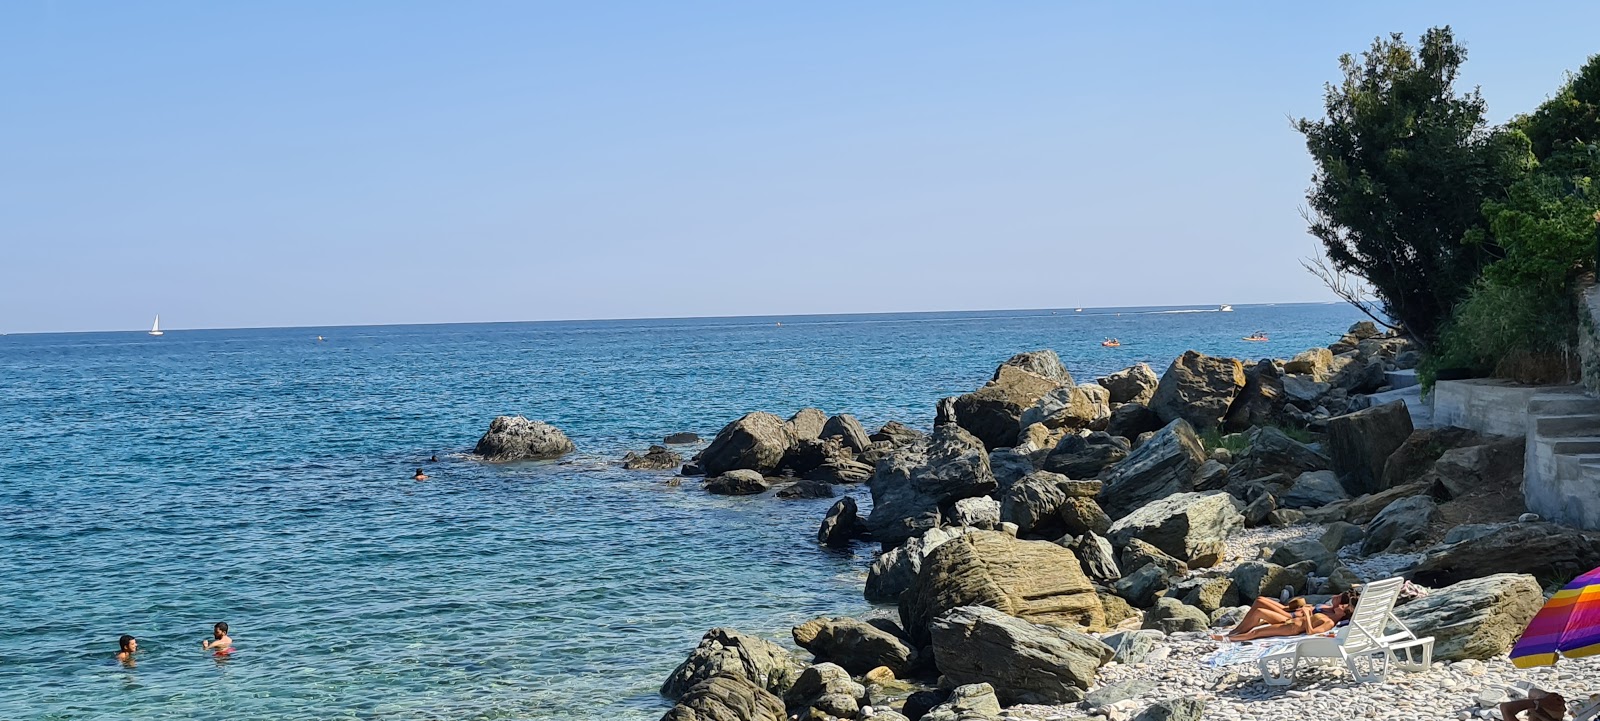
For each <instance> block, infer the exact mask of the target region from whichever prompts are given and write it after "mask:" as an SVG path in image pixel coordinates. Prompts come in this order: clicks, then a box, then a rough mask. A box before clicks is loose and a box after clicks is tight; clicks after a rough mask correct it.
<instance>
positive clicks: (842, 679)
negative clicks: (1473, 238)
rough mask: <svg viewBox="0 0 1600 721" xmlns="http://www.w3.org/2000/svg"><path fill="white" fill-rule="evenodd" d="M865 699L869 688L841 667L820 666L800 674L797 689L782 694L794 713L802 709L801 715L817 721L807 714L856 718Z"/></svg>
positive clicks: (826, 664) (828, 664)
mask: <svg viewBox="0 0 1600 721" xmlns="http://www.w3.org/2000/svg"><path fill="white" fill-rule="evenodd" d="M866 695H867V689H866V687H864V686H862V685H861V684H859V683H856V682H855V681H854V680H852V679H851V678H850V673H849V672H847V671H845V670H844V669H843V668H840V667H839V665H838V664H833V663H819V664H816V665H813V666H807V667H806V669H805V670H804V671H801V672H800V677H799V678H797V679H795V682H794V686H792V687H790V688H789V690H788V691H787V692H785V693H784V694H783V703H784V705H785V706H788V707H789V708H791V709H803V710H802V711H801V712H800V714H801V715H802V716H803V717H806V718H815V716H814V715H813V714H812V713H810V712H808V711H806V710H815V711H820V712H822V714H824V716H823V718H847V719H848V718H855V716H856V713H857V712H859V711H860V710H861V699H862V697H864V696H866Z"/></svg>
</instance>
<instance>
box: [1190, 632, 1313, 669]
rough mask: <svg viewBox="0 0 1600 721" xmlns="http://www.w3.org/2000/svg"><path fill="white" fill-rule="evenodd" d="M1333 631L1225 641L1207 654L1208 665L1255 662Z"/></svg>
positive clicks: (1223, 665) (1219, 665)
mask: <svg viewBox="0 0 1600 721" xmlns="http://www.w3.org/2000/svg"><path fill="white" fill-rule="evenodd" d="M1332 635H1333V634H1331V633H1323V634H1316V635H1314V636H1283V637H1281V638H1263V639H1260V640H1256V641H1250V642H1248V643H1223V644H1222V648H1219V649H1217V651H1216V652H1215V653H1213V654H1211V655H1210V656H1207V657H1206V659H1205V661H1206V666H1208V667H1210V668H1223V667H1225V666H1237V665H1239V664H1241V663H1255V662H1256V661H1258V660H1260V659H1261V657H1262V656H1265V655H1267V654H1269V653H1272V652H1273V651H1278V650H1281V649H1285V648H1294V646H1295V644H1297V643H1300V642H1301V641H1304V640H1306V639H1308V638H1316V637H1317V636H1325V637H1326V636H1332Z"/></svg>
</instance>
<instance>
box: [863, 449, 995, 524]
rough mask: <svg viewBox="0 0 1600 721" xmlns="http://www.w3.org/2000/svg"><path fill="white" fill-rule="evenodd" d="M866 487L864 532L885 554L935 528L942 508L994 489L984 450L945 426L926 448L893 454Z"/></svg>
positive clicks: (904, 450) (900, 450) (987, 457)
mask: <svg viewBox="0 0 1600 721" xmlns="http://www.w3.org/2000/svg"><path fill="white" fill-rule="evenodd" d="M867 485H868V487H869V488H871V489H872V513H871V514H870V515H869V516H868V517H867V526H868V527H869V528H870V529H872V537H873V538H876V539H878V542H879V543H882V544H883V545H884V547H885V548H892V547H894V546H897V545H900V544H901V543H903V542H904V541H905V540H906V539H908V538H913V537H915V536H919V535H921V534H922V533H923V532H925V531H926V530H927V529H929V528H933V527H934V526H937V525H938V524H939V518H940V516H939V507H940V506H941V505H942V504H947V503H953V502H955V501H958V500H960V499H962V498H972V497H975V496H982V495H986V494H988V493H989V492H991V491H993V490H995V489H996V488H997V485H996V483H995V480H994V474H993V473H991V472H990V470H989V455H988V453H987V452H986V451H985V450H984V448H983V445H982V444H981V443H980V442H979V441H978V439H976V438H974V437H972V436H971V435H970V434H968V433H967V432H966V431H964V430H962V429H961V428H959V427H957V426H955V425H952V424H948V423H947V424H944V425H942V426H938V427H937V428H935V429H934V431H933V437H932V438H931V439H930V440H929V442H928V444H927V445H926V446H921V445H917V446H907V447H905V448H900V449H896V450H895V451H894V452H893V453H891V454H890V455H889V457H887V458H885V459H884V460H883V461H882V462H880V463H879V464H878V468H877V470H876V471H875V472H874V473H873V474H872V478H871V480H869V481H868V482H867Z"/></svg>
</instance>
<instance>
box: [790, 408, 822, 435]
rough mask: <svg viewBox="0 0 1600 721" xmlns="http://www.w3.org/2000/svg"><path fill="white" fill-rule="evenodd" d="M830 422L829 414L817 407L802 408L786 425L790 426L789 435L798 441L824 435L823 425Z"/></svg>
mask: <svg viewBox="0 0 1600 721" xmlns="http://www.w3.org/2000/svg"><path fill="white" fill-rule="evenodd" d="M827 422H828V414H826V413H823V412H822V411H820V410H817V409H815V408H801V409H800V410H798V411H796V412H795V414H794V415H792V416H789V420H787V421H784V423H783V424H784V425H785V426H787V427H788V428H789V435H790V437H791V438H793V439H794V440H796V441H807V440H816V439H818V438H821V437H822V426H823V424H825V423H827Z"/></svg>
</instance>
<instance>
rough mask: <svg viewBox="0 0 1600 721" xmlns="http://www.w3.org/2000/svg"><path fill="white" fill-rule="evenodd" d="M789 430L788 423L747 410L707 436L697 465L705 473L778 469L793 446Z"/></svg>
mask: <svg viewBox="0 0 1600 721" xmlns="http://www.w3.org/2000/svg"><path fill="white" fill-rule="evenodd" d="M791 433H792V432H791V430H790V428H789V426H788V425H787V424H785V423H784V422H783V421H782V420H779V419H778V417H777V416H775V415H772V414H771V413H763V412H760V411H757V412H755V413H747V414H745V415H744V416H742V417H741V418H739V419H738V420H736V421H734V422H732V423H729V424H728V425H726V426H724V427H723V428H722V430H721V431H719V432H718V433H717V436H716V437H715V438H713V439H711V444H710V445H708V446H706V449H705V450H704V451H701V453H700V466H701V467H702V468H704V469H705V472H706V475H708V476H720V475H722V474H724V473H727V472H728V471H733V470H749V471H755V472H757V473H763V474H765V473H768V472H770V471H773V470H776V469H777V468H778V464H779V463H782V462H783V456H784V454H786V453H788V452H789V447H790V446H792V445H794V443H795V438H794V436H793V435H791Z"/></svg>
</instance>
